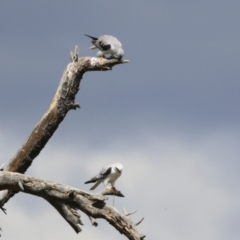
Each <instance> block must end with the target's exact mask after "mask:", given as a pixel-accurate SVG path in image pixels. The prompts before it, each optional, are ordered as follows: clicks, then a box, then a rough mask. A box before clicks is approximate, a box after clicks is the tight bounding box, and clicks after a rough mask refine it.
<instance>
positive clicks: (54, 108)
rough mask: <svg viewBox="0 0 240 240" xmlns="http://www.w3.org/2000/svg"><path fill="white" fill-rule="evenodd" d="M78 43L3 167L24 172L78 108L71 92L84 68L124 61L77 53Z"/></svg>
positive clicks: (7, 193) (4, 198)
mask: <svg viewBox="0 0 240 240" xmlns="http://www.w3.org/2000/svg"><path fill="white" fill-rule="evenodd" d="M78 54H79V53H78V47H76V48H75V51H74V52H71V63H69V64H68V65H67V67H66V69H65V70H64V72H63V75H62V78H61V81H60V84H59V87H58V89H57V92H56V94H55V96H54V98H53V100H52V103H51V104H50V107H49V108H48V110H47V112H46V113H45V114H44V116H43V117H42V119H41V120H40V122H39V123H38V124H37V126H36V127H35V128H34V129H33V131H32V133H31V134H30V136H29V137H28V139H27V141H26V142H25V143H24V144H23V145H22V146H21V148H20V149H19V150H18V151H17V153H16V155H15V156H14V157H13V158H12V159H11V160H10V162H9V163H8V165H7V167H6V171H10V172H19V173H25V172H26V170H27V169H28V168H29V167H30V165H31V164H32V161H33V160H34V159H35V158H36V157H37V156H38V154H39V153H40V152H41V150H42V149H43V148H44V146H45V145H46V143H47V142H48V140H49V139H50V138H51V137H52V135H53V134H54V132H55V131H56V129H57V128H58V126H59V124H60V123H61V122H62V121H63V119H64V117H65V116H66V114H67V113H68V111H69V110H71V109H77V108H79V107H80V106H79V104H77V103H75V96H76V94H77V92H78V90H79V86H80V83H81V79H82V77H83V74H84V73H85V72H88V71H106V70H111V69H112V67H113V66H115V65H117V64H122V63H127V62H128V60H118V59H105V58H96V57H82V58H79V57H78ZM14 194H15V193H14V192H13V191H8V190H5V191H4V192H1V196H0V208H1V207H3V206H4V204H5V203H6V202H7V201H8V200H9V199H10V197H12V196H13V195H14Z"/></svg>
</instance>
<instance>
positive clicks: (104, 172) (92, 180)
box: [85, 167, 111, 184]
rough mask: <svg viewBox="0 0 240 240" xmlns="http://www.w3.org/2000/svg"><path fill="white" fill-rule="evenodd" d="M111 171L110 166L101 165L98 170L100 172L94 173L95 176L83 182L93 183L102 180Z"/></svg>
mask: <svg viewBox="0 0 240 240" xmlns="http://www.w3.org/2000/svg"><path fill="white" fill-rule="evenodd" d="M110 173H111V167H108V168H106V167H103V168H102V170H101V171H100V173H99V174H98V175H96V176H95V177H93V178H91V179H90V180H89V181H87V182H85V184H87V183H95V182H97V181H98V180H103V179H105V178H106V177H107V176H108V175H109V174H110Z"/></svg>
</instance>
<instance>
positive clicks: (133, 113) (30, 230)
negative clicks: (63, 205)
mask: <svg viewBox="0 0 240 240" xmlns="http://www.w3.org/2000/svg"><path fill="white" fill-rule="evenodd" d="M239 22H240V2H239V1H237V0H236V1H235V0H230V1H221V0H218V1H217V0H207V1H206V0H201V1H187V0H186V1H161V0H155V1H146V0H145V1H144V0H135V1H133V0H131V1H126V0H124V1H110V0H102V1H24V0H22V1H2V3H1V7H0V30H1V37H0V81H1V88H0V102H1V104H0V112H1V118H0V151H1V156H2V160H1V162H6V161H8V160H9V159H11V157H12V156H13V155H14V154H15V153H16V151H17V150H18V149H19V148H20V146H21V145H22V144H23V143H24V141H25V140H26V138H27V137H28V136H29V134H30V133H31V131H32V129H33V127H34V126H35V125H36V124H37V123H38V121H39V120H40V119H41V117H42V116H43V114H44V113H45V111H46V110H47V108H48V106H49V104H50V103H51V100H52V98H53V96H54V94H55V92H56V89H57V87H58V84H59V81H60V78H61V75H62V73H63V71H64V69H65V67H66V65H67V64H68V63H69V52H70V51H71V50H73V49H74V47H75V45H78V46H79V48H80V55H81V56H95V55H96V51H92V50H89V47H90V46H91V43H90V41H89V39H88V38H87V37H85V36H84V33H86V34H89V35H93V36H100V35H103V34H110V35H114V36H116V37H117V38H118V39H119V40H120V41H121V42H122V44H123V48H124V50H125V56H124V58H125V59H129V60H130V62H129V63H128V64H125V65H120V66H116V67H114V69H113V70H112V71H108V72H89V73H86V74H85V75H84V78H83V80H82V83H81V89H80V92H79V93H78V95H77V99H76V101H77V102H78V103H80V104H81V107H82V108H81V109H80V110H77V111H71V112H69V113H68V115H67V117H66V118H65V120H64V122H63V123H62V124H61V125H60V127H59V129H58V130H57V132H56V133H55V134H54V136H53V137H52V138H51V140H50V141H49V143H48V144H47V146H46V147H45V148H44V149H43V151H42V153H41V154H40V155H39V156H38V157H37V158H36V159H35V161H34V163H33V164H32V166H31V167H30V168H29V170H28V171H27V174H28V175H31V176H35V177H38V178H43V179H46V180H52V181H57V182H59V183H63V184H68V185H71V186H74V187H77V188H80V189H82V190H88V189H89V188H90V186H89V185H85V184H84V182H85V181H86V180H88V179H89V178H90V177H92V176H93V175H94V174H95V173H97V172H98V171H99V170H100V168H101V167H102V166H104V165H106V164H111V163H114V162H121V163H122V164H123V166H124V170H123V174H122V177H121V178H120V179H119V180H118V181H117V182H116V187H117V188H118V189H119V190H121V191H122V192H123V193H124V195H125V196H126V197H125V198H116V199H115V206H116V207H117V208H118V209H119V210H121V209H122V208H123V207H125V208H127V210H128V211H133V210H135V209H138V212H137V213H136V214H135V215H133V219H134V221H138V220H139V219H140V218H141V217H145V220H144V221H143V223H142V224H141V225H140V226H139V230H140V232H141V233H144V234H146V235H147V239H151V240H154V239H156V240H158V239H164V240H202V239H211V240H229V239H231V240H238V239H239V238H240V228H239V224H240V190H239V181H240V174H239V170H240V163H239V158H240V148H239V146H240V137H239V136H240V111H239V109H238V106H239V104H240V99H239V88H240V81H239V77H240V69H239V62H240V61H239V60H240V59H239V56H240V31H239ZM101 187H102V186H101ZM108 203H109V204H112V198H110V199H109V201H108ZM6 208H7V211H8V215H7V216H5V215H3V214H2V213H0V226H1V228H2V229H3V232H2V238H3V239H7V240H10V239H11V240H12V239H24V240H31V239H37V240H42V239H105V240H110V239H116V240H121V239H126V238H125V236H122V235H120V234H119V232H117V231H116V230H115V229H114V228H112V227H111V226H110V225H109V224H108V223H106V222H105V221H103V220H99V227H97V228H94V227H92V226H91V224H90V222H89V220H88V218H87V216H85V215H84V214H83V213H82V214H81V215H82V220H83V222H84V226H83V231H82V233H80V234H78V235H77V234H75V232H74V231H73V230H72V229H71V227H70V226H68V224H67V223H66V222H65V221H64V220H63V219H62V218H61V216H60V215H59V214H58V213H57V211H55V210H54V209H53V208H52V207H51V206H50V205H49V204H48V203H46V202H44V201H43V200H42V199H38V198H36V197H32V196H28V195H25V194H21V193H20V194H17V195H16V196H15V197H14V198H13V199H11V200H10V201H9V202H8V203H7V205H6Z"/></svg>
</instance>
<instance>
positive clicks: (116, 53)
mask: <svg viewBox="0 0 240 240" xmlns="http://www.w3.org/2000/svg"><path fill="white" fill-rule="evenodd" d="M84 35H85V36H87V37H90V38H91V39H92V44H93V45H94V46H92V47H90V49H96V48H98V49H99V50H100V51H99V52H98V53H97V56H98V57H105V54H110V55H111V57H113V58H114V57H116V58H118V59H122V57H123V55H124V51H123V49H122V44H121V43H120V42H119V41H118V39H117V38H115V37H113V36H111V35H102V36H100V37H98V38H97V37H92V36H89V35H87V34H84Z"/></svg>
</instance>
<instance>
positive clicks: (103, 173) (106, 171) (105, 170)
mask: <svg viewBox="0 0 240 240" xmlns="http://www.w3.org/2000/svg"><path fill="white" fill-rule="evenodd" d="M111 170H112V167H111V166H106V167H103V168H102V170H101V171H100V173H99V175H101V176H104V177H106V176H108V175H109V174H110V173H111Z"/></svg>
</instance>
